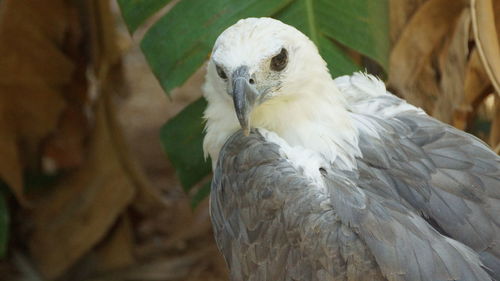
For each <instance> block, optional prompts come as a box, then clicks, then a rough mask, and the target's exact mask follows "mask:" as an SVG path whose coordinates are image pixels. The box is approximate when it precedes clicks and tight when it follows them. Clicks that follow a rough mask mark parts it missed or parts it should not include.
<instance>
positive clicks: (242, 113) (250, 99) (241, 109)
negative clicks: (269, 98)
mask: <svg viewBox="0 0 500 281" xmlns="http://www.w3.org/2000/svg"><path fill="white" fill-rule="evenodd" d="M232 81H233V102H234V109H235V111H236V117H238V121H239V122H240V125H241V128H242V129H243V133H244V134H245V136H248V135H249V134H250V124H249V123H250V120H249V119H250V114H251V113H252V109H253V107H254V106H255V102H256V100H257V96H258V93H257V90H256V89H255V87H254V86H253V85H252V84H251V83H250V74H249V73H248V67H247V66H240V67H238V68H237V69H236V70H235V71H234V72H233V75H232Z"/></svg>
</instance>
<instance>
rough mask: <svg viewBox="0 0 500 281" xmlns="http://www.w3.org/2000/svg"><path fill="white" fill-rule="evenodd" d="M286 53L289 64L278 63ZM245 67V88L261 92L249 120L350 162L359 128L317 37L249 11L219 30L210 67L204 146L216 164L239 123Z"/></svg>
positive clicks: (292, 142)
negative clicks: (237, 95)
mask: <svg viewBox="0 0 500 281" xmlns="http://www.w3.org/2000/svg"><path fill="white" fill-rule="evenodd" d="M283 52H285V53H286V58H285V59H286V62H285V64H286V65H285V67H284V68H283V69H279V70H276V68H275V69H273V66H272V63H273V62H274V59H273V58H275V57H276V56H278V54H280V53H283ZM242 68H244V70H245V71H246V72H245V73H246V74H245V75H246V76H245V77H246V78H245V79H246V80H248V81H249V82H248V83H247V84H246V86H245V87H247V88H251V89H250V90H248V91H252V92H253V93H255V94H254V95H255V96H256V101H255V103H252V102H251V101H252V99H250V102H249V103H252V104H251V105H250V109H249V113H248V115H249V117H248V119H249V124H250V126H251V127H255V128H265V129H267V130H270V131H273V132H275V133H276V134H278V135H279V136H280V137H281V138H283V139H284V140H285V141H286V142H287V143H288V144H289V145H291V146H303V147H305V148H308V149H311V150H314V151H317V152H319V153H320V154H321V155H324V157H325V159H327V160H329V161H334V160H335V159H336V158H337V157H339V158H341V159H342V160H343V162H346V163H347V162H351V161H352V159H351V158H352V157H353V154H356V151H344V150H345V148H349V149H353V150H357V132H356V130H355V129H354V127H353V126H352V124H351V120H350V118H349V114H348V112H347V110H346V105H345V100H344V98H343V97H342V95H341V94H340V93H339V91H338V90H337V88H336V87H335V84H334V83H333V80H332V78H331V76H330V74H329V72H328V69H327V67H326V63H325V61H324V60H323V59H322V58H321V56H320V55H319V53H318V50H317V48H316V46H315V45H314V43H313V42H311V41H310V40H309V39H308V38H307V37H306V36H305V35H304V34H302V33H301V32H300V31H298V30H297V29H295V28H294V27H291V26H289V25H286V24H284V23H282V22H280V21H278V20H274V19H270V18H248V19H244V20H240V21H238V22H237V23H236V24H234V25H233V26H231V27H229V28H228V29H226V30H225V31H224V32H223V33H222V34H221V35H220V36H219V38H218V39H217V41H216V42H215V45H214V49H213V52H212V57H211V59H210V61H209V63H208V67H207V75H206V83H205V85H204V87H203V90H204V96H205V98H206V99H207V101H208V107H207V109H206V111H205V116H204V117H205V119H206V121H207V124H206V133H207V134H206V137H205V139H204V144H203V146H204V150H205V153H208V154H210V156H211V158H212V160H213V165H214V166H215V163H216V160H217V158H218V154H219V151H220V149H221V147H222V146H223V144H224V143H225V141H226V140H227V138H228V137H229V136H231V135H232V134H233V133H234V132H236V131H237V130H238V129H240V123H239V122H238V118H237V117H236V114H235V103H234V101H233V97H234V90H235V89H233V88H234V87H236V86H235V85H236V84H234V81H233V80H234V79H238V77H236V78H235V76H234V75H235V72H238V73H239V72H241V71H240V70H241V69H242ZM239 78H241V77H239ZM241 79H243V78H241ZM245 101H248V98H247V100H245ZM354 147H355V148H356V149H355V148H354ZM344 158H345V159H344ZM346 165H347V166H349V164H346Z"/></svg>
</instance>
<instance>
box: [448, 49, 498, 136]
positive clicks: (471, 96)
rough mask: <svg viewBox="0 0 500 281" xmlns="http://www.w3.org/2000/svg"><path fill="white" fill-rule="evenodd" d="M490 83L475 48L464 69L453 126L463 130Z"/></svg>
mask: <svg viewBox="0 0 500 281" xmlns="http://www.w3.org/2000/svg"><path fill="white" fill-rule="evenodd" d="M490 85H491V82H490V80H489V78H488V74H486V71H485V70H484V67H483V64H482V62H481V59H480V58H479V53H478V50H477V48H474V49H473V50H472V52H471V54H470V56H469V60H468V62H467V66H466V69H465V78H464V97H463V99H462V101H461V104H460V105H459V106H458V107H456V108H455V111H454V113H453V122H452V124H453V126H455V127H457V128H459V129H462V130H465V129H466V128H467V126H468V123H469V122H470V118H471V116H472V115H473V112H474V106H477V105H478V104H479V103H480V100H481V99H482V97H484V94H485V92H486V90H487V89H488V88H489V87H490Z"/></svg>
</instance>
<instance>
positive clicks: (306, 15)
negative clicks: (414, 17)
mask: <svg viewBox="0 0 500 281" xmlns="http://www.w3.org/2000/svg"><path fill="white" fill-rule="evenodd" d="M158 1H159V0H158ZM145 2H147V1H145V0H136V1H133V0H119V4H120V6H121V9H122V12H123V13H124V18H125V21H127V23H128V25H129V26H132V27H134V26H137V25H138V24H137V22H142V21H144V19H145V18H146V17H147V16H148V15H150V14H152V12H151V7H153V5H154V4H145ZM152 2H156V1H152ZM159 2H161V1H159ZM165 2H168V1H165ZM387 2H388V1H387V0H377V1H373V0H314V1H313V0H212V1H206V0H183V1H180V2H179V3H178V4H177V5H175V6H174V7H173V9H172V10H171V11H169V12H168V13H167V14H166V15H165V16H163V17H162V18H161V19H160V20H158V22H156V23H155V24H154V25H153V27H152V28H151V29H150V30H149V31H148V32H147V33H146V35H145V36H144V39H143V41H142V44H141V47H142V50H143V52H144V54H145V56H146V58H147V60H148V62H149V64H150V66H151V68H152V70H153V72H154V73H155V75H156V76H157V78H158V80H159V81H160V84H161V85H162V86H163V88H164V89H165V90H166V91H167V92H169V91H170V90H172V89H174V88H176V87H178V86H180V85H182V84H183V83H184V82H185V81H186V80H187V79H188V78H189V77H190V76H191V75H192V74H193V73H194V71H195V70H196V69H198V68H199V67H200V66H201V65H202V64H203V62H204V61H206V60H207V59H208V56H209V52H210V50H211V48H212V45H213V43H214V41H215V39H216V38H217V36H218V35H219V34H220V33H221V32H222V31H223V30H224V29H225V28H227V27H229V26H230V25H232V24H234V23H235V22H236V21H237V20H238V19H241V18H246V17H261V16H271V17H274V18H277V19H280V20H282V21H283V22H285V23H287V24H290V25H293V26H295V27H297V28H298V29H299V30H301V31H302V32H304V33H305V34H306V35H308V36H309V37H310V38H311V40H313V41H314V42H315V43H316V45H317V46H318V49H319V50H320V53H321V55H322V56H323V58H324V59H325V60H326V62H327V63H328V66H329V69H330V72H331V73H332V75H333V76H338V75H342V74H349V73H352V72H353V71H356V70H359V69H361V68H362V66H361V65H357V64H356V63H355V62H354V61H353V60H352V59H351V57H350V56H349V55H348V50H354V51H357V52H359V53H361V54H363V55H365V56H367V57H369V58H370V59H372V60H373V61H375V62H377V63H379V64H380V66H381V67H382V69H384V70H386V71H387V61H388V53H389V38H388V3H387ZM141 5H147V6H148V9H146V8H144V7H139V6H141ZM142 10H147V11H148V12H147V13H146V12H141V11H142ZM131 11H133V12H131ZM127 14H128V15H127ZM131 14H133V16H130V15H131ZM132 27H131V28H130V30H134V28H132ZM203 108H204V106H203V105H202V103H201V102H200V101H198V102H197V103H196V104H195V105H194V106H190V107H188V108H186V110H184V111H183V112H181V113H180V116H182V117H179V118H174V119H172V120H171V121H169V122H168V123H167V125H165V126H164V128H163V129H162V134H161V138H162V142H163V144H164V147H165V150H166V152H167V154H168V155H169V157H170V160H171V161H172V163H173V165H174V166H175V167H176V169H177V172H178V174H179V177H180V179H181V182H182V184H183V186H184V188H185V189H189V188H190V187H192V186H193V185H194V184H195V183H196V182H198V181H200V180H201V179H202V178H203V177H204V176H206V175H207V174H208V173H209V168H207V167H209V166H208V164H207V162H205V161H204V159H203V157H202V153H201V139H202V137H201V136H202V130H203V129H202V125H201V116H202V112H203ZM186 130H188V131H189V132H186ZM186 135H189V136H190V138H191V140H192V141H190V142H186V141H181V140H185V139H186ZM196 145H199V147H197V148H195V146H196ZM195 154H197V155H195Z"/></svg>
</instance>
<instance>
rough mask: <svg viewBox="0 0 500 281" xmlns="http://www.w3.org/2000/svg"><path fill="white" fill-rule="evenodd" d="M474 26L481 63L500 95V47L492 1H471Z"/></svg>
mask: <svg viewBox="0 0 500 281" xmlns="http://www.w3.org/2000/svg"><path fill="white" fill-rule="evenodd" d="M470 5H471V15H472V26H473V28H474V35H475V38H476V45H477V48H478V50H479V55H480V57H481V61H482V62H483V65H484V68H485V70H486V73H488V76H489V77H490V80H491V83H492V84H493V87H494V88H495V91H496V92H497V93H500V45H499V39H498V36H499V34H498V32H499V31H497V29H496V24H498V23H495V9H494V6H493V2H492V0H471V4H470Z"/></svg>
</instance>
